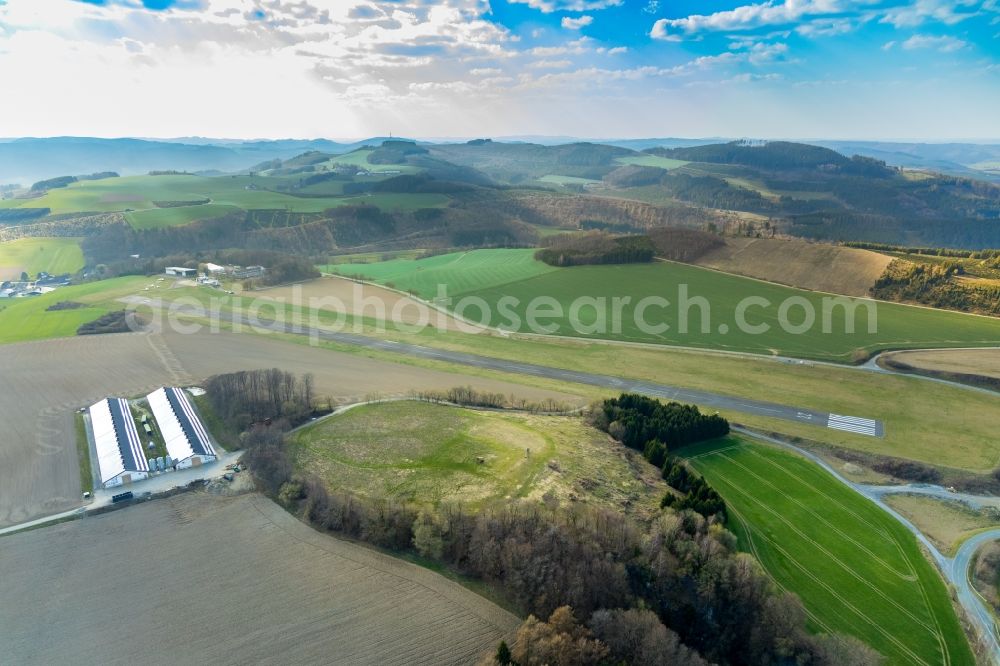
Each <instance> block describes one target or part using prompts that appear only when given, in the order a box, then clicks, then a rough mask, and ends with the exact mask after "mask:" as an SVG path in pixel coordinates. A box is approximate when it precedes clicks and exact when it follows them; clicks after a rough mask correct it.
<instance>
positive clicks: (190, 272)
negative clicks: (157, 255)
mask: <svg viewBox="0 0 1000 666" xmlns="http://www.w3.org/2000/svg"><path fill="white" fill-rule="evenodd" d="M163 272H164V273H165V274H166V275H174V276H177V277H194V276H195V275H197V274H198V270H197V269H195V268H184V267H183V266H167V267H166V268H165V269H164V270H163Z"/></svg>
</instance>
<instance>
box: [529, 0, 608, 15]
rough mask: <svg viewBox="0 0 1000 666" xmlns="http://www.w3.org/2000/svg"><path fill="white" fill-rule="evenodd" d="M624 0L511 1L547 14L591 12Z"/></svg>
mask: <svg viewBox="0 0 1000 666" xmlns="http://www.w3.org/2000/svg"><path fill="white" fill-rule="evenodd" d="M622 1H623V0H510V2H511V3H513V4H519V5H528V6H529V7H531V8H532V9H538V10H540V11H541V12H543V13H545V14H551V13H552V12H591V11H597V10H600V9H607V8H608V7H617V6H618V5H620V4H622Z"/></svg>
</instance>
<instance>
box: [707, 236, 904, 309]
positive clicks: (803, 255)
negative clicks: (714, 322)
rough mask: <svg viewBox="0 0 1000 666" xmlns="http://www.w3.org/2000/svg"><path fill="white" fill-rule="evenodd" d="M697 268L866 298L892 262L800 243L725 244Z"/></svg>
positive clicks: (874, 255)
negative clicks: (712, 269) (701, 267)
mask: <svg viewBox="0 0 1000 666" xmlns="http://www.w3.org/2000/svg"><path fill="white" fill-rule="evenodd" d="M725 241H726V245H725V247H721V248H718V249H716V250H712V251H711V252H708V253H707V254H705V255H704V256H702V257H700V258H699V259H697V260H696V261H695V262H694V263H695V264H697V265H698V266H704V267H706V268H714V269H716V270H720V271H724V272H726V273H735V274H737V275H745V276H747V277H753V278H757V279H759V280H767V281H768V282H777V283H778V284H785V285H788V286H791V287H799V288H801V289H811V290H813V291H826V292H830V293H833V294H844V295H845V296H868V295H869V290H870V289H871V287H872V285H874V284H875V280H877V279H878V278H879V276H880V275H882V273H883V272H884V271H885V267H886V266H888V265H889V262H890V261H892V257H888V256H886V255H884V254H879V253H877V252H871V251H869V250H859V249H856V248H850V247H840V246H837V245H826V244H822V243H807V242H805V241H800V240H778V239H766V238H726V239H725Z"/></svg>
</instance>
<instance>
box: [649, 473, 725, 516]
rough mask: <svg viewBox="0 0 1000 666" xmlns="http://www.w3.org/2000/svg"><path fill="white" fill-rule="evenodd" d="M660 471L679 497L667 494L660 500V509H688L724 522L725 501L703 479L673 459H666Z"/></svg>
mask: <svg viewBox="0 0 1000 666" xmlns="http://www.w3.org/2000/svg"><path fill="white" fill-rule="evenodd" d="M662 471H663V480H664V481H666V482H667V485H668V486H670V487H671V488H673V489H674V490H677V491H678V492H680V493H681V495H680V496H678V495H675V494H673V493H671V492H667V494H665V495H664V496H663V499H662V500H660V507H661V508H663V507H668V506H669V507H672V508H673V509H675V510H677V511H683V510H685V509H690V510H691V511H694V512H695V513H700V514H701V515H703V516H705V517H706V518H707V517H709V516H717V517H718V518H719V520H720V521H721V522H723V523H725V522H726V501H725V500H724V499H722V496H721V495H719V493H717V492H716V491H715V489H714V488H712V487H711V486H710V485H708V482H707V481H705V477H703V476H699V475H698V474H695V473H694V472H692V471H691V470H690V469H688V467H687V466H686V465H685V464H684V463H682V462H680V461H678V460H675V459H667V460H666V461H665V462H664V463H663V469H662Z"/></svg>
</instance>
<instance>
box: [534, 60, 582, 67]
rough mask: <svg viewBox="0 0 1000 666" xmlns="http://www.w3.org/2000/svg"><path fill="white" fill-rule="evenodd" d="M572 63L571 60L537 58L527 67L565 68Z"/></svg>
mask: <svg viewBox="0 0 1000 666" xmlns="http://www.w3.org/2000/svg"><path fill="white" fill-rule="evenodd" d="M572 64H573V61H572V60H537V61H535V62H533V63H531V64H530V65H528V67H530V68H532V69H566V68H567V67H569V66H570V65H572Z"/></svg>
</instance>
